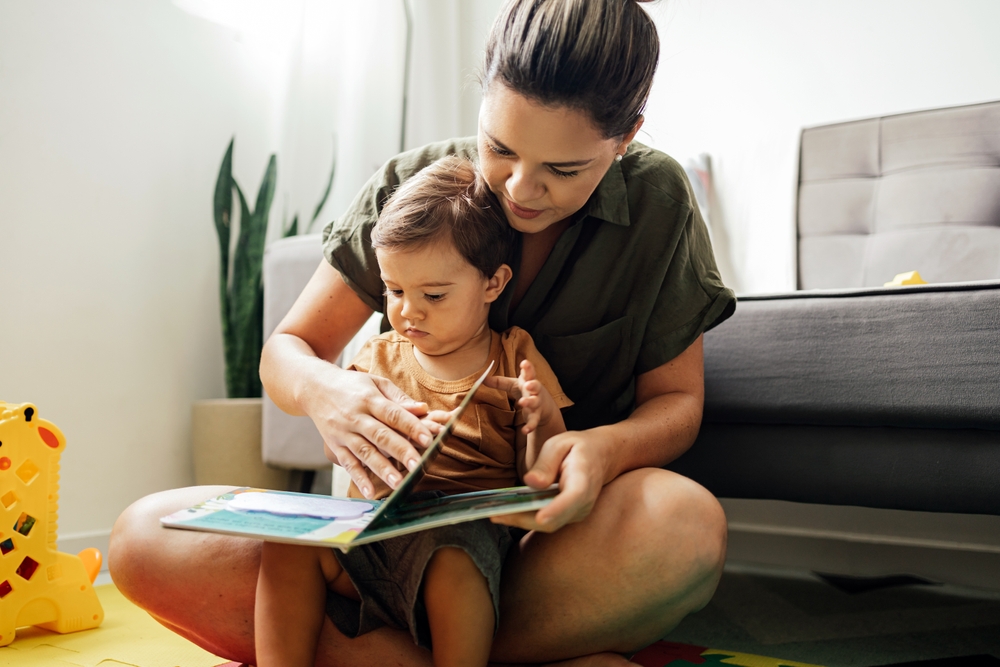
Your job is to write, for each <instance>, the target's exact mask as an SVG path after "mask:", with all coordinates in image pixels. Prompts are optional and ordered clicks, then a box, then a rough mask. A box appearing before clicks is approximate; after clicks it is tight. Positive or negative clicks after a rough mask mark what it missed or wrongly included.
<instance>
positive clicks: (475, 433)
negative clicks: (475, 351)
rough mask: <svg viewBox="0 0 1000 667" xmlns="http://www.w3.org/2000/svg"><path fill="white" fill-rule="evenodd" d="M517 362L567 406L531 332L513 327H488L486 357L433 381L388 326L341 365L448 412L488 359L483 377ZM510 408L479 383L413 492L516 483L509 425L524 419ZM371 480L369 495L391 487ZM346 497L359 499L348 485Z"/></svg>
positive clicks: (510, 372) (507, 373)
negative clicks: (455, 375) (461, 372)
mask: <svg viewBox="0 0 1000 667" xmlns="http://www.w3.org/2000/svg"><path fill="white" fill-rule="evenodd" d="M524 359H527V360H528V361H530V362H531V363H532V364H534V366H535V373H536V376H537V378H538V380H539V382H541V383H542V385H543V386H544V387H545V388H546V389H547V390H548V392H549V393H550V394H551V395H552V398H553V399H555V403H556V405H557V406H558V407H559V408H560V409H562V408H566V407H569V406H571V405H573V402H572V401H571V400H569V398H567V397H566V394H565V393H564V392H563V390H562V387H560V386H559V381H558V380H557V379H556V376H555V373H553V372H552V369H551V368H550V367H549V364H548V362H546V361H545V359H544V358H543V357H542V355H541V354H540V353H539V352H538V350H537V349H536V348H535V344H534V343H533V342H532V340H531V336H529V335H528V333H527V332H526V331H524V330H523V329H520V328H518V327H511V328H510V329H508V330H507V331H505V332H504V333H502V334H500V333H497V332H495V331H494V332H492V341H491V344H490V356H489V359H488V360H487V361H486V363H485V364H483V367H482V368H480V369H479V370H478V371H476V372H475V373H474V374H473V375H470V376H469V377H467V378H463V379H461V380H451V381H449V380H439V379H437V378H435V377H432V376H431V375H429V374H428V373H427V371H425V370H424V369H423V368H422V367H421V366H420V364H419V362H417V359H416V357H415V356H414V354H413V344H412V343H411V342H410V341H409V340H407V339H406V338H405V337H403V336H400V335H399V334H398V333H396V332H395V331H389V332H387V333H384V334H382V335H381V336H376V337H374V338H372V339H370V340H369V341H368V342H367V343H365V345H364V347H362V348H361V350H360V351H359V352H358V354H357V356H356V357H355V358H354V361H353V362H351V365H350V366H348V367H347V368H348V370H357V371H361V372H364V373H370V374H372V375H377V376H379V377H384V378H387V379H389V380H391V381H392V382H393V383H394V384H395V385H396V386H397V387H399V388H400V389H401V390H402V391H403V392H404V393H405V394H406V395H407V396H409V397H410V398H413V399H414V400H417V401H423V402H425V403H427V405H428V406H429V408H430V409H431V410H447V411H450V410H454V409H455V408H457V407H458V404H459V403H461V402H462V399H463V398H465V394H466V392H468V391H469V389H471V388H472V385H473V384H474V383H475V381H476V380H477V379H478V378H479V376H480V375H482V373H483V371H485V370H486V367H487V366H489V364H490V362H491V361H495V362H496V366H495V367H494V369H493V371H492V372H491V375H499V376H501V377H517V376H518V373H519V366H520V364H521V361H522V360H524ZM515 407H516V406H515V405H514V401H512V400H511V399H510V398H508V397H507V394H506V392H503V391H501V390H499V389H492V388H490V387H485V386H484V387H480V388H479V390H478V391H477V392H476V396H475V398H473V400H472V403H471V404H470V405H469V407H468V409H467V410H466V411H465V412H464V413H463V415H462V418H461V419H460V420H459V421H458V423H457V424H456V425H455V429H454V431H453V432H452V435H451V437H449V438H448V439H447V440H446V441H445V442H444V443H443V444H442V447H441V450H440V451H439V452H438V455H437V457H436V458H435V459H434V460H433V461H432V462H431V463H430V466H429V467H428V470H427V476H426V477H424V479H423V480H421V482H420V484H418V485H417V489H418V490H439V491H444V492H446V493H463V492H466V491H482V490H486V489H501V488H504V487H508V486H516V485H517V484H518V483H519V482H518V477H517V469H516V465H515V443H516V437H515V435H516V434H515V429H516V428H518V427H520V426H521V425H523V424H524V419H523V418H522V417H521V412H520V410H516V409H515ZM372 478H373V479H372V481H373V482H374V483H375V497H376V498H384V497H385V496H387V495H389V493H390V491H391V489H390V488H389V487H388V486H387V485H386V484H385V483H384V482H382V481H381V480H379V479H378V478H377V477H375V476H374V475H372ZM349 495H350V496H352V497H356V498H360V497H362V496H361V493H360V491H358V489H357V488H356V487H355V486H354V484H353V482H352V483H351V489H350V493H349Z"/></svg>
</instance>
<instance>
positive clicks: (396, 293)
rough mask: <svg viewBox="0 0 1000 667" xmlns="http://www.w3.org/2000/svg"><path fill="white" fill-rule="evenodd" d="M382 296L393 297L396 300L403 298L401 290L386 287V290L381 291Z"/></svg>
mask: <svg viewBox="0 0 1000 667" xmlns="http://www.w3.org/2000/svg"><path fill="white" fill-rule="evenodd" d="M382 295H383V296H387V297H388V296H394V297H396V298H399V297H401V296H403V290H401V289H389V288H388V287H386V288H384V289H383V290H382Z"/></svg>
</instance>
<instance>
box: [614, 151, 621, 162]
mask: <svg viewBox="0 0 1000 667" xmlns="http://www.w3.org/2000/svg"><path fill="white" fill-rule="evenodd" d="M621 161H622V154H621V153H619V154H618V155H616V156H615V162H621Z"/></svg>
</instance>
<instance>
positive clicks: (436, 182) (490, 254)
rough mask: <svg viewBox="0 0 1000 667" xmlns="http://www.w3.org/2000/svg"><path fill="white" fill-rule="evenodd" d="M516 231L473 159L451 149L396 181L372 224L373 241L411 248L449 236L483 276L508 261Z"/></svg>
mask: <svg viewBox="0 0 1000 667" xmlns="http://www.w3.org/2000/svg"><path fill="white" fill-rule="evenodd" d="M515 234H516V232H515V231H514V229H513V228H511V226H510V225H509V224H508V223H507V217H506V216H505V215H504V212H503V210H502V209H501V208H500V202H498V201H497V199H496V197H495V196H494V195H493V193H492V192H490V189H489V187H488V186H487V185H486V181H485V180H484V179H483V176H482V174H481V173H480V171H479V169H478V168H477V167H476V165H475V164H474V163H473V162H471V161H470V160H468V159H466V158H461V157H458V156H455V155H450V156H448V157H444V158H441V159H440V160H437V161H436V162H433V163H432V164H430V165H428V166H427V167H424V168H423V169H422V170H420V171H419V172H417V173H416V174H415V175H414V176H412V177H411V178H410V179H409V180H407V181H406V182H405V183H403V184H402V185H400V186H399V188H397V189H396V191H395V192H394V193H393V194H392V196H391V197H389V199H388V200H387V201H386V203H385V206H383V207H382V213H381V214H380V215H379V217H378V222H377V223H375V227H374V228H373V229H372V247H373V248H385V249H391V250H410V249H414V248H418V247H420V246H422V245H426V244H428V243H432V242H434V241H437V240H439V239H442V238H448V237H450V239H451V241H452V243H454V244H455V248H456V249H457V250H458V252H459V253H460V254H461V255H462V257H464V258H465V260H466V261H467V262H469V264H471V265H472V266H474V267H476V268H477V269H478V270H479V272H480V273H482V274H483V276H485V277H486V278H491V277H493V274H495V273H496V271H497V269H499V268H500V265H501V264H503V263H505V262H508V261H510V259H509V258H510V255H511V253H512V251H513V249H514V243H515V238H516V237H515Z"/></svg>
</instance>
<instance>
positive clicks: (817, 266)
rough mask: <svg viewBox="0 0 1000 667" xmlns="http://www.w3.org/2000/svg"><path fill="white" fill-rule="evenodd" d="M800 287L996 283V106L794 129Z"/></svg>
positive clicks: (999, 155)
mask: <svg viewBox="0 0 1000 667" xmlns="http://www.w3.org/2000/svg"><path fill="white" fill-rule="evenodd" d="M798 234H799V287H800V288H801V289H816V288H837V287H866V286H878V285H882V284H883V283H885V282H888V281H889V280H891V279H892V278H893V276H895V275H896V274H897V273H902V272H905V271H914V270H917V271H920V273H921V275H922V276H924V278H925V279H926V280H929V281H930V282H934V283H937V282H956V281H969V280H993V279H998V278H1000V102H992V103H987V104H975V105H969V106H963V107H955V108H950V109H934V110H930V111H920V112H916V113H909V114H900V115H896V116H886V117H883V118H873V119H868V120H862V121H853V122H848V123H838V124H835V125H826V126H821V127H814V128H808V129H806V130H804V131H803V132H802V143H801V159H800V166H799V197H798Z"/></svg>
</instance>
